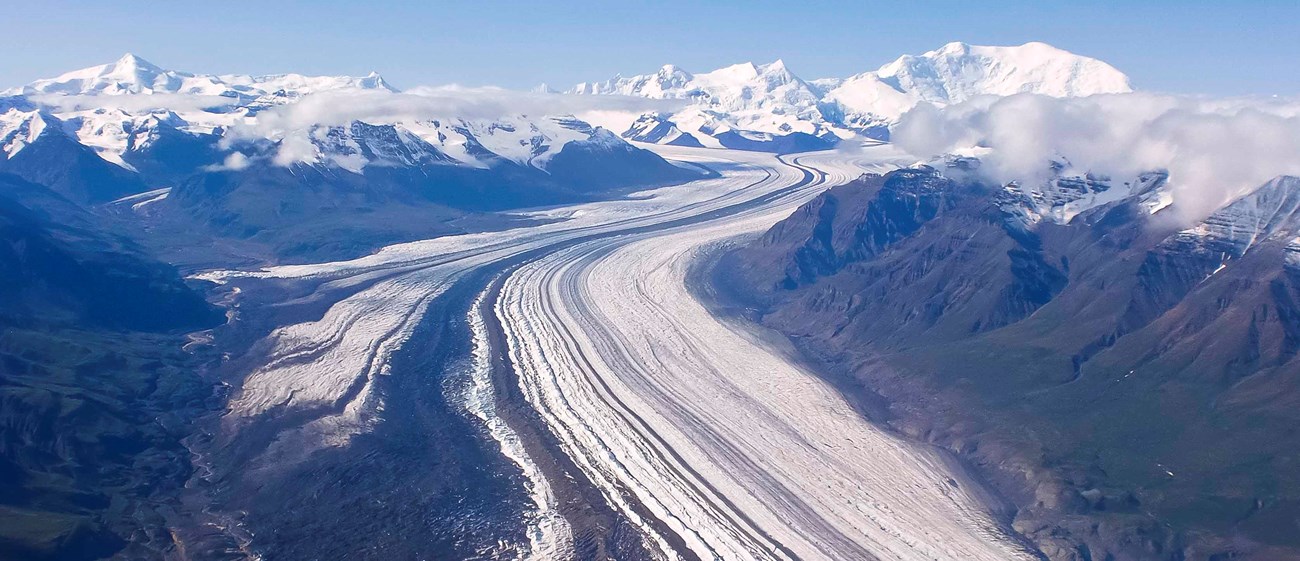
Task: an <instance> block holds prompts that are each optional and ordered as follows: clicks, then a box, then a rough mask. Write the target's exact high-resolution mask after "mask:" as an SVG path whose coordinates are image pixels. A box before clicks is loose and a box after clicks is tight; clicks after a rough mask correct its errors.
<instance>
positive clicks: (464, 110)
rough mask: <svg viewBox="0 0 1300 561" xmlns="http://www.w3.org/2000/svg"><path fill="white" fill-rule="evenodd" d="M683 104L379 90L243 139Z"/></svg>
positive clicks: (263, 118)
mask: <svg viewBox="0 0 1300 561" xmlns="http://www.w3.org/2000/svg"><path fill="white" fill-rule="evenodd" d="M680 103H681V102H678V101H670V100H655V99H646V98H641V97H630V96H571V95H558V94H545V93H532V92H517V91H511V90H504V89H500V88H465V87H460V86H441V87H421V88H415V89H412V90H408V91H406V92H403V93H391V92H384V91H378V90H352V91H347V90H343V91H331V92H321V93H317V94H312V95H308V96H305V97H303V98H302V99H301V100H299V101H298V102H297V103H292V104H288V105H282V106H278V107H273V108H271V109H268V110H265V111H262V112H261V113H259V114H258V116H257V119H256V122H255V123H252V124H249V125H246V126H243V127H241V128H243V129H244V130H243V131H242V133H243V134H251V135H252V136H257V137H262V138H265V137H267V136H274V135H275V134H276V133H284V132H286V131H294V130H301V129H305V128H309V127H312V126H316V125H325V126H333V125H345V124H348V123H351V122H352V121H362V122H365V123H369V124H376V125H380V124H392V123H399V122H403V121H418V120H431V119H466V120H478V119H498V118H501V117H504V116H508V115H528V116H531V117H542V116H547V115H572V114H575V113H580V112H585V111H597V110H605V111H615V110H617V111H629V112H645V111H660V110H668V109H672V108H675V107H678V106H679V105H680Z"/></svg>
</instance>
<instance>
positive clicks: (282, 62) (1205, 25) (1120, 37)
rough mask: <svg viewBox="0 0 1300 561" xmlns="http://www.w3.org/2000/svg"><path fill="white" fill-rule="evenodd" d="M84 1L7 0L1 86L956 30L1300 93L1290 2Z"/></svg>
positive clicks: (445, 63)
mask: <svg viewBox="0 0 1300 561" xmlns="http://www.w3.org/2000/svg"><path fill="white" fill-rule="evenodd" d="M367 4H368V5H363V3H361V2H342V1H333V0H321V1H316V2H287V1H274V0H272V1H266V2H260V3H245V2H239V3H234V2H184V1H176V2H146V1H137V0H122V1H118V2H89V1H81V2H74V1H64V0H47V1H42V2H22V3H21V4H20V3H18V2H14V1H13V0H0V12H3V13H4V16H3V17H0V33H3V37H4V38H5V44H6V48H5V50H6V51H7V52H6V54H5V56H4V58H3V60H4V61H5V62H4V64H0V87H8V86H13V85H18V84H22V83H26V82H29V81H31V80H33V79H36V78H40V77H48V76H53V75H56V74H59V73H61V72H64V71H67V70H72V69H76V68H81V67H85V66H91V65H93V64H99V63H104V62H109V61H112V60H114V59H116V58H117V57H118V56H120V55H121V54H122V53H124V52H128V51H129V52H134V53H135V54H137V55H140V56H142V57H144V58H146V59H148V60H151V61H152V62H154V63H156V64H159V65H160V66H164V67H168V68H174V69H178V70H187V71H192V72H207V73H232V72H239V73H275V72H301V73H312V74H317V73H319V74H364V73H365V72H368V71H370V70H376V71H378V72H379V73H381V74H383V75H384V76H385V78H387V79H389V81H390V82H392V83H394V85H397V86H398V87H410V86H415V85H422V84H430V85H432V84H446V83H453V82H454V83H460V84H465V85H488V84H490V85H500V86H505V87H513V88H525V87H531V86H533V85H536V84H538V83H540V82H548V83H550V84H551V85H553V86H564V87H567V86H569V85H572V84H573V83H575V82H579V81H588V80H599V79H604V78H607V77H609V76H611V75H613V74H614V73H617V72H622V73H624V74H637V73H646V72H651V71H653V70H655V69H656V68H658V67H659V66H661V65H663V64H665V63H670V62H671V63H674V64H677V65H678V66H681V67H683V68H685V69H687V70H692V71H707V70H712V69H714V68H717V67H719V66H724V65H727V64H732V63H736V62H743V61H750V60H752V61H755V62H767V61H771V60H775V59H777V58H782V59H784V60H785V61H786V63H787V65H788V66H789V67H790V69H791V70H793V71H794V72H795V73H796V74H798V75H800V76H801V77H803V78H806V79H813V78H821V77H827V76H847V75H851V74H856V73H858V72H863V71H867V70H873V69H875V68H877V67H879V66H880V65H881V64H884V63H886V62H888V61H890V60H893V59H894V58H896V57H897V56H898V55H900V54H904V53H913V54H919V53H921V52H924V51H927V50H931V49H934V48H938V47H939V46H941V45H943V44H944V43H947V42H949V41H965V42H968V43H974V44H995V45H1009V44H1020V43H1024V42H1026V41H1044V42H1047V43H1051V44H1053V45H1056V46H1058V47H1061V48H1064V49H1067V50H1071V51H1074V52H1077V53H1080V54H1085V55H1089V56H1093V57H1097V58H1100V59H1102V60H1105V61H1107V62H1110V63H1111V64H1113V65H1115V66H1116V67H1118V68H1119V69H1120V70H1122V71H1124V72H1125V73H1127V74H1128V75H1129V76H1130V77H1131V78H1132V79H1133V82H1134V84H1135V86H1137V87H1138V88H1141V89H1145V90H1152V91H1160V92H1173V93H1190V94H1212V95H1284V96H1295V95H1300V63H1298V61H1300V1H1296V0H1290V1H1254V2H1249V1H1248V2H1231V3H1230V2H1203V1H1190V2H1186V1H1184V2H1174V1H1149V2H1141V1H1135V2H1109V1H1105V2H1103V1H1089V2H1071V3H1068V4H1067V3H1063V2H1062V3H1057V2H1018V1H989V2H976V1H970V0H967V1H960V2H958V1H932V2H816V1H802V2H797V1H796V2H789V1H787V2H771V1H763V0H759V1H750V2H731V1H719V2H710V3H707V4H705V3H697V2H685V1H661V2H596V1H577V2H555V3H551V2H528V3H525V2H495V1H480V2H397V1H390V2H372V3H367Z"/></svg>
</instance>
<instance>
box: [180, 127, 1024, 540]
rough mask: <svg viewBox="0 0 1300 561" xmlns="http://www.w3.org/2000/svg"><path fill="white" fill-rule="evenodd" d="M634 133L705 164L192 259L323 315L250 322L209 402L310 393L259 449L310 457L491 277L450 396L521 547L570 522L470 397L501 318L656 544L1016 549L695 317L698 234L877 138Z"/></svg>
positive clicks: (851, 167)
mask: <svg viewBox="0 0 1300 561" xmlns="http://www.w3.org/2000/svg"><path fill="white" fill-rule="evenodd" d="M648 148H652V149H654V150H656V151H659V152H660V153H661V154H663V155H664V156H666V157H668V158H672V159H677V160H685V161H695V162H698V163H702V164H704V165H707V166H710V167H712V168H714V169H717V170H719V171H720V177H717V178H712V179H705V180H700V181H695V182H691V183H688V184H685V185H680V186H675V187H669V188H664V189H659V190H655V191H650V192H647V193H643V194H640V195H639V196H635V197H630V198H628V199H626V200H619V201H609V202H599V203H587V204H581V205H574V206H569V207H563V208H557V209H549V210H544V211H537V212H535V213H533V215H534V216H537V217H541V218H547V219H551V220H553V221H552V222H548V223H546V224H543V225H539V226H531V227H526V228H518V229H514V230H508V231H504V232H493V233H485V234H473V235H464V236H449V237H445V238H439V239H434V240H427V241H421V242H414V243H408V244H401V245H397V246H392V247H389V248H386V249H385V250H383V251H381V252H379V253H377V254H375V255H372V256H369V257H365V258H361V259H356V260H352V261H345V262H337V263H324V264H317V265H301V266H286V267H276V268H271V269H267V270H262V271H255V272H230V271H225V272H216V273H210V274H208V275H204V276H205V277H207V278H210V279H213V280H217V281H228V280H235V279H239V280H240V282H243V283H254V284H255V283H257V282H274V281H275V280H276V279H280V280H286V279H287V280H295V281H297V282H309V283H314V284H313V286H315V289H314V291H313V292H312V293H311V294H309V295H308V296H305V297H303V298H304V299H308V300H319V301H324V302H330V301H333V302H334V303H333V304H332V305H330V307H329V309H328V311H326V312H325V314H324V316H323V317H322V318H321V319H319V320H316V321H309V322H301V323H296V324H293V325H289V326H285V327H281V328H279V329H278V330H276V331H275V332H274V333H273V334H272V335H270V336H269V337H268V339H267V341H266V345H264V347H265V348H269V349H271V351H270V353H269V355H268V356H267V357H266V358H265V360H263V361H262V362H261V366H260V367H257V368H255V369H254V370H253V372H252V373H251V374H249V375H248V376H247V377H246V379H245V380H244V383H243V385H242V387H241V388H240V390H239V393H238V394H237V395H236V396H235V398H234V399H232V402H231V409H230V413H229V417H230V418H232V419H237V420H238V419H256V418H259V417H261V416H265V415H271V414H278V413H279V412H283V411H286V410H295V409H296V410H299V411H306V410H309V409H310V408H311V407H313V406H319V405H320V404H327V405H329V407H325V408H323V409H321V413H319V414H318V415H315V416H313V415H310V414H307V415H306V417H307V418H308V420H307V421H305V422H302V423H301V425H300V426H298V427H297V428H295V429H293V430H287V431H285V432H283V433H282V434H281V436H280V437H279V442H278V444H280V445H281V446H284V447H288V446H293V447H295V449H300V450H306V451H308V452H309V451H310V450H312V449H315V448H319V447H323V446H341V445H345V444H346V443H347V440H348V438H350V436H351V435H355V434H357V433H359V432H363V431H365V430H367V427H368V426H369V425H368V423H373V422H380V420H381V419H382V404H383V396H382V395H379V394H380V393H382V392H380V391H379V390H377V389H376V387H377V385H376V384H373V383H372V380H373V379H374V377H375V376H379V375H385V374H389V372H388V370H387V360H388V357H389V356H391V354H392V352H393V351H394V350H395V349H397V348H399V347H400V346H401V344H402V342H403V341H405V340H406V338H407V337H410V336H411V333H412V329H413V326H414V325H415V324H416V323H418V320H419V318H421V317H422V315H423V314H424V313H425V311H426V310H427V309H429V304H430V302H432V301H434V299H436V298H438V297H439V296H440V295H441V294H443V293H444V291H446V290H448V287H450V286H452V285H454V284H455V283H457V282H462V281H465V279H468V278H473V279H480V278H486V277H487V276H491V274H497V273H500V274H503V275H505V277H504V278H503V279H502V280H501V281H500V282H499V283H498V282H493V283H490V284H489V285H488V288H487V289H486V290H483V291H482V294H480V296H479V300H478V301H477V302H476V303H475V305H473V306H472V307H471V309H470V310H469V312H468V313H469V315H468V316H466V317H465V318H466V319H467V320H468V324H469V327H470V332H471V336H472V337H473V339H474V340H473V345H472V348H473V356H472V357H471V358H470V365H471V366H470V368H471V379H472V380H473V383H472V385H471V387H470V388H469V389H468V390H467V391H466V392H464V395H459V396H453V397H451V400H453V401H454V400H459V401H460V402H461V404H462V406H463V407H464V408H465V409H466V411H469V412H470V413H472V414H473V415H474V416H476V417H477V418H479V419H480V420H481V421H482V422H483V423H484V425H485V426H486V427H487V431H486V432H487V434H488V436H490V437H491V438H493V439H494V440H495V441H497V443H498V445H499V448H500V450H501V452H502V454H503V455H504V456H506V457H508V458H510V459H511V461H513V462H514V463H515V464H516V465H518V466H519V467H520V468H521V470H522V471H523V472H524V474H525V475H526V476H527V479H528V480H529V481H528V483H526V484H527V485H529V486H530V488H529V489H527V491H528V492H529V494H530V496H531V497H532V499H533V503H534V504H535V506H536V512H535V513H533V516H532V517H531V518H530V520H531V530H532V532H531V543H530V544H526V545H525V546H524V547H527V548H530V549H531V551H532V553H533V557H534V558H548V557H562V556H565V555H566V554H567V553H568V552H570V551H572V548H571V546H570V544H571V540H572V537H571V536H569V535H567V532H568V531H569V527H568V525H567V524H565V522H564V521H563V520H562V519H558V518H557V516H558V515H557V510H556V506H555V500H556V499H555V497H553V496H552V495H551V491H550V487H549V486H548V484H547V482H546V480H545V479H544V478H543V477H542V475H541V472H540V470H538V469H537V468H536V466H535V465H533V464H532V461H531V460H530V459H529V458H528V454H527V453H526V452H525V450H524V447H523V446H521V445H520V444H519V443H518V442H517V436H516V434H515V432H514V431H512V430H511V427H509V426H506V424H505V423H504V422H503V421H502V420H501V419H500V418H499V417H497V416H496V407H495V406H494V405H493V404H492V403H490V401H489V399H490V396H491V395H493V392H492V389H491V386H490V384H491V380H493V379H494V378H492V377H489V376H487V375H486V372H487V370H488V369H489V368H491V367H490V365H489V364H488V362H489V361H487V359H486V357H487V352H486V349H487V345H489V341H495V340H499V339H490V338H489V337H488V336H487V332H488V330H490V329H495V330H499V333H500V334H501V336H502V338H503V339H504V341H505V346H506V348H505V349H497V351H500V352H504V353H505V354H506V356H507V357H508V361H509V363H510V366H511V368H513V370H514V372H513V379H514V380H515V381H516V382H517V383H518V386H519V390H520V391H521V393H522V394H523V396H524V399H525V400H526V401H527V403H528V405H529V406H531V407H532V408H533V409H534V410H535V411H536V413H537V418H539V419H540V420H541V423H543V424H544V425H545V426H544V427H543V428H544V429H545V430H546V431H548V432H550V433H551V434H552V435H553V436H554V439H555V441H556V442H557V443H558V446H559V448H560V452H562V453H563V454H564V455H565V456H567V457H568V458H569V459H570V460H571V461H572V463H573V464H574V465H575V466H577V468H578V469H579V470H581V472H582V474H583V475H585V476H586V478H587V479H588V480H589V481H590V483H591V484H592V485H594V486H595V487H596V489H597V490H598V491H599V494H600V496H602V497H603V498H604V500H605V502H607V503H608V504H609V506H610V507H611V508H612V509H613V510H615V511H616V512H619V513H620V514H621V515H622V516H623V517H625V518H626V519H627V520H628V521H630V522H631V523H632V524H633V525H634V526H637V527H639V528H640V529H641V531H642V533H643V534H644V536H645V537H646V541H647V543H648V544H649V545H650V546H651V547H652V548H653V549H657V550H659V551H661V552H662V553H663V555H664V556H665V557H668V558H705V559H707V558H721V559H768V558H770V559H794V558H807V559H812V558H823V559H989V560H994V559H996V560H999V561H1000V560H1007V559H1020V558H1031V556H1030V555H1028V554H1027V553H1025V552H1023V551H1022V550H1021V549H1020V548H1019V546H1018V545H1017V544H1016V542H1015V540H1013V539H1011V538H1010V537H1009V536H1007V535H1006V533H1005V532H1004V531H1003V530H1001V528H1000V527H999V525H998V524H997V523H996V521H995V520H994V519H993V518H992V517H991V516H990V515H989V514H988V513H987V511H986V510H985V509H984V507H983V506H982V503H981V499H982V498H983V497H982V496H981V495H980V487H979V486H978V485H976V484H974V483H973V482H969V481H966V480H965V479H964V478H963V477H962V475H961V474H960V472H959V471H957V470H954V469H952V467H951V465H950V464H948V463H947V462H946V460H945V458H944V457H942V456H941V455H939V454H937V453H935V452H933V451H931V450H930V449H928V448H925V447H921V446H917V445H913V444H910V443H908V442H905V441H903V440H901V439H899V438H897V437H895V436H892V435H891V434H889V433H886V432H882V431H881V430H879V429H877V428H875V427H873V426H872V425H870V424H868V423H867V422H865V421H864V420H863V419H862V418H861V417H860V416H859V415H858V414H857V413H855V412H854V411H853V409H852V408H851V407H850V406H849V405H848V404H847V403H845V401H844V400H843V399H842V398H841V397H840V396H839V395H838V394H837V393H836V392H835V391H834V390H832V389H831V388H829V387H828V386H827V385H826V384H825V383H823V382H821V381H820V380H819V379H817V378H816V377H815V376H813V375H812V374H810V373H809V372H806V371H805V370H803V369H802V368H801V367H799V366H796V365H795V364H792V362H791V361H790V360H788V359H787V358H786V357H785V356H783V355H782V354H781V353H779V352H776V351H773V350H771V349H770V348H768V346H767V345H765V344H763V343H762V342H761V341H759V340H758V338H757V336H756V335H754V334H752V332H751V331H750V329H751V328H750V327H749V326H745V325H741V324H738V323H734V322H733V321H731V320H723V319H719V318H715V317H713V316H711V315H710V314H709V313H708V312H707V310H706V309H705V308H704V307H703V306H702V305H701V304H700V303H699V302H697V301H696V300H695V299H694V298H693V296H692V295H691V294H690V292H689V291H688V290H687V286H686V271H687V269H688V267H689V266H690V264H691V263H692V262H693V260H695V259H697V258H698V257H699V256H700V255H701V254H703V253H704V252H706V251H708V250H709V249H710V248H712V247H714V246H715V245H716V244H718V243H721V242H724V241H726V240H730V239H733V238H736V237H737V236H742V235H747V234H754V233H757V232H761V231H762V230H764V229H766V228H768V227H770V226H771V225H772V224H773V223H775V222H777V221H778V220H780V219H781V218H783V217H785V216H787V215H788V214H789V213H790V212H792V211H793V210H794V209H795V208H796V207H797V206H798V205H800V204H802V203H804V202H807V201H808V200H810V199H811V198H812V197H814V196H816V195H817V194H818V193H820V192H821V191H823V190H824V189H826V188H828V187H830V186H833V185H837V184H841V183H844V182H847V181H849V180H851V179H853V178H854V177H856V176H857V175H859V174H861V173H862V172H863V171H864V170H870V171H883V170H885V169H888V168H889V167H892V166H895V165H897V163H898V157H897V156H896V154H895V153H894V152H893V151H892V150H891V149H890V148H889V147H888V146H877V147H871V148H867V149H864V150H862V151H858V152H823V153H813V154H805V155H801V156H795V157H783V158H777V157H775V156H772V155H765V154H757V153H746V152H733V151H721V150H708V149H688V148H676V147H663V146H652V147H648ZM472 272H480V273H482V272H487V273H490V274H488V275H477V276H473V277H471V275H470V274H469V273H472ZM262 279H270V280H269V281H268V280H262ZM466 282H467V281H466ZM474 282H481V281H478V280H475V281H474ZM241 286H242V285H241ZM498 287H499V289H498ZM480 290H481V289H480ZM494 290H499V291H500V292H499V293H496V294H490V292H491V291H494ZM489 296H494V297H495V298H488V297H489ZM484 298H487V300H486V301H488V302H491V301H495V307H494V309H493V310H491V311H492V312H493V313H491V314H488V315H487V317H484V316H482V315H479V311H480V308H482V306H481V305H480V304H481V303H482V302H483V301H484ZM497 379H499V378H497ZM507 379H510V378H507ZM302 453H303V454H306V453H307V452H302ZM675 548H676V549H680V551H675V550H674V549H675ZM682 548H684V549H682Z"/></svg>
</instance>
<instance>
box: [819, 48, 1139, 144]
mask: <svg viewBox="0 0 1300 561" xmlns="http://www.w3.org/2000/svg"><path fill="white" fill-rule="evenodd" d="M1131 91H1133V89H1132V87H1131V86H1130V85H1129V80H1128V77H1127V76H1125V75H1124V74H1123V73H1122V72H1120V71H1119V70H1116V69H1115V68H1114V67H1112V66H1111V65H1109V64H1106V63H1105V62H1102V61H1100V60H1097V59H1094V58H1089V57H1085V56H1080V55H1076V54H1074V53H1071V52H1069V51H1065V50H1062V49H1058V48H1056V47H1053V46H1051V45H1048V44H1046V43H1036V42H1035V43H1025V44H1024V45H1020V46H1013V47H987V46H976V45H968V44H966V43H948V44H947V45H944V46H943V47H942V48H940V49H937V50H933V51H929V52H927V53H925V54H922V55H919V56H913V55H904V56H901V57H899V58H898V59H897V60H895V61H893V62H891V63H889V64H886V65H884V66H882V67H880V68H879V69H877V70H875V71H872V72H865V73H862V74H858V75H856V76H852V77H849V78H847V79H845V80H843V81H840V82H839V83H838V84H835V85H834V87H833V88H830V89H828V90H827V92H826V96H825V99H824V101H825V102H827V103H828V104H833V105H836V106H838V107H840V108H841V110H842V112H843V113H844V116H845V121H846V122H847V123H849V124H854V125H858V126H871V125H873V124H875V125H881V124H883V125H888V124H892V123H893V122H895V121H897V119H898V117H899V116H901V115H902V114H903V113H905V112H907V111H908V110H909V109H911V108H912V107H914V106H915V105H916V104H917V103H921V102H928V103H933V104H936V105H948V104H953V103H961V102H963V101H966V100H969V99H971V98H973V97H976V96H981V95H995V96H1007V95H1013V94H1018V93H1033V94H1040V95H1047V96H1052V97H1082V96H1088V95H1096V94H1107V93H1126V92H1131Z"/></svg>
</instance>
